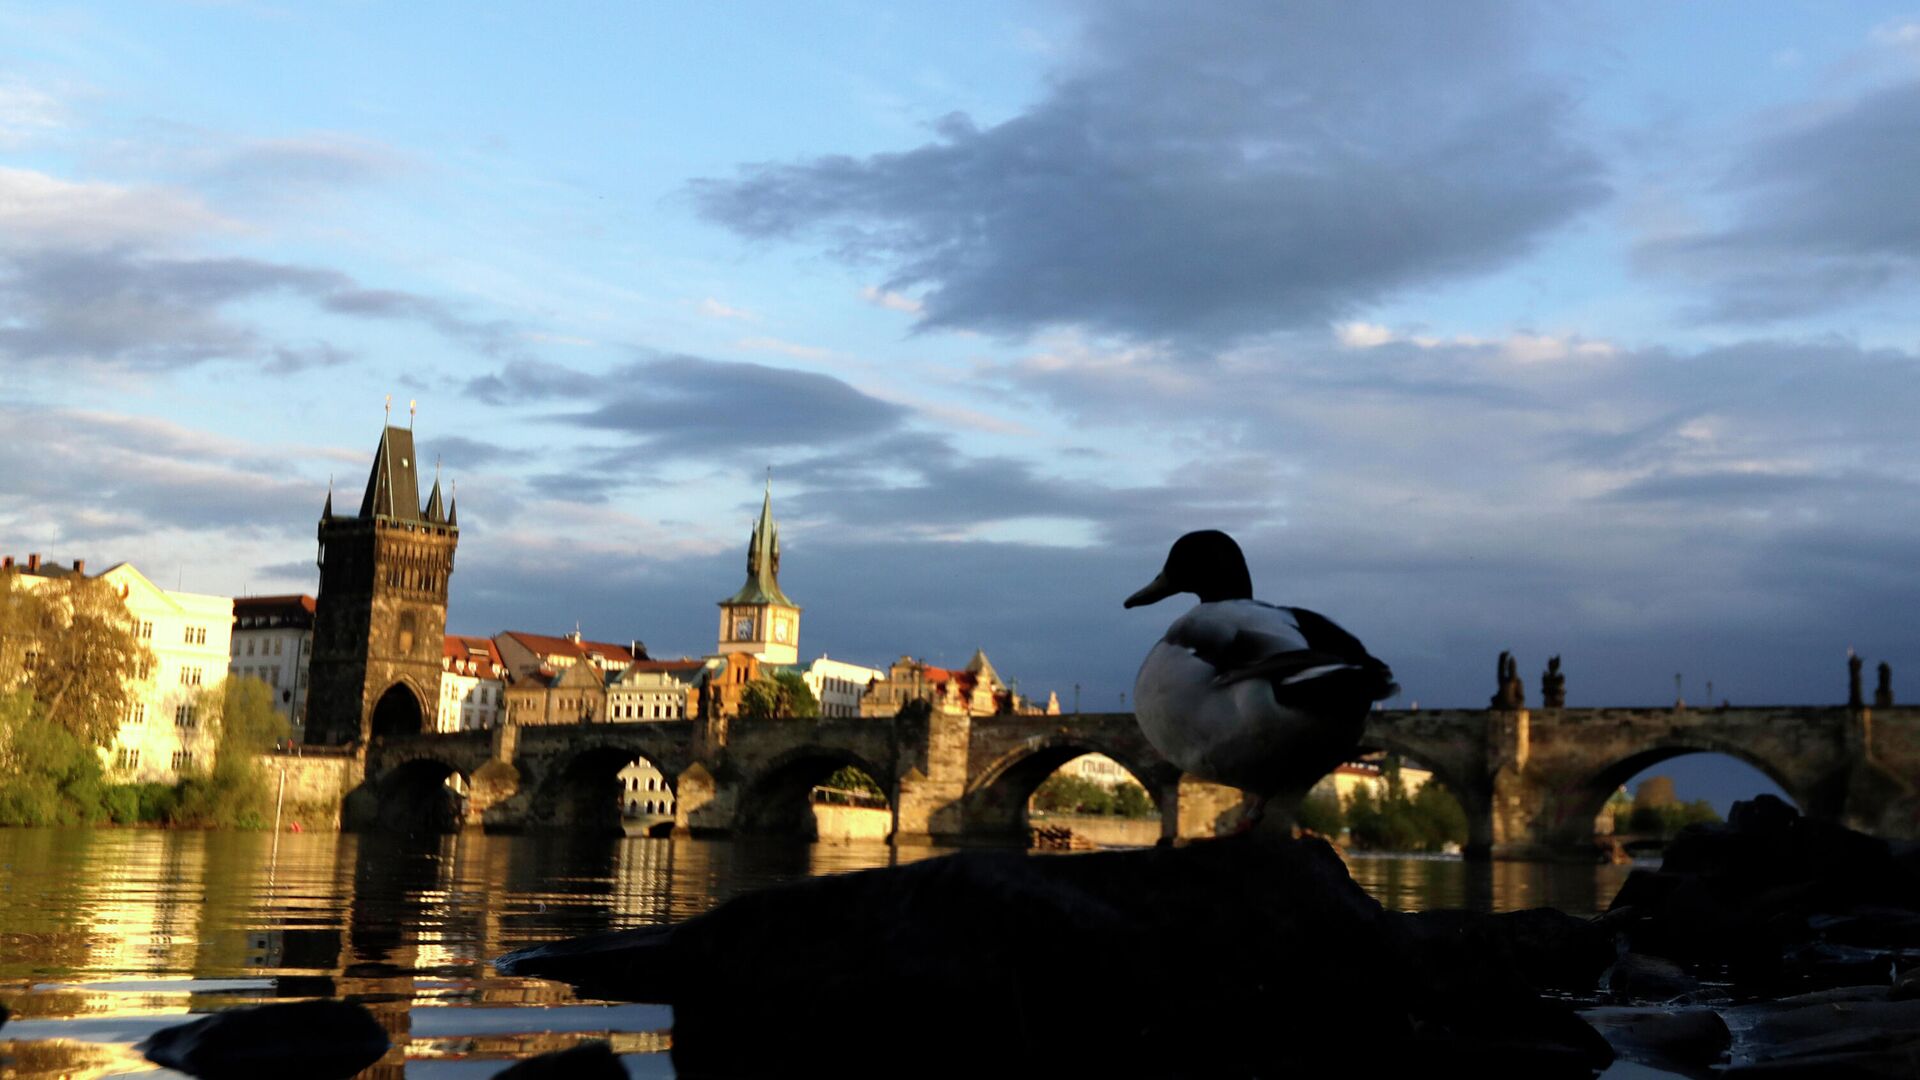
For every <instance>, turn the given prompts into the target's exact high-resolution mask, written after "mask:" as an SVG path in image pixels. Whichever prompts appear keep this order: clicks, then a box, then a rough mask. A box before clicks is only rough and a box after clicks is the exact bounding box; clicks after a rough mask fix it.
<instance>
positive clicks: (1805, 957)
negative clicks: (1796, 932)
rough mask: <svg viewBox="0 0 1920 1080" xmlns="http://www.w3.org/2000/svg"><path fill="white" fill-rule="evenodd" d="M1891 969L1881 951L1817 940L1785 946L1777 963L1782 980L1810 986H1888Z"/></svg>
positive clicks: (1892, 966)
mask: <svg viewBox="0 0 1920 1080" xmlns="http://www.w3.org/2000/svg"><path fill="white" fill-rule="evenodd" d="M1893 969H1894V965H1893V961H1892V959H1891V958H1889V956H1888V955H1887V954H1886V953H1885V952H1880V951H1876V950H1872V949H1862V948H1858V947H1856V946H1852V945H1828V944H1826V943H1824V942H1817V941H1816V942H1811V943H1809V944H1806V945H1796V946H1794V947H1792V948H1790V949H1788V950H1787V951H1786V954H1785V955H1784V956H1783V957H1782V958H1781V964H1780V973H1781V975H1782V977H1783V981H1790V983H1791V984H1792V985H1796V986H1807V987H1814V988H1827V987H1839V986H1865V985H1867V984H1870V983H1880V984H1881V985H1891V984H1892V982H1893Z"/></svg>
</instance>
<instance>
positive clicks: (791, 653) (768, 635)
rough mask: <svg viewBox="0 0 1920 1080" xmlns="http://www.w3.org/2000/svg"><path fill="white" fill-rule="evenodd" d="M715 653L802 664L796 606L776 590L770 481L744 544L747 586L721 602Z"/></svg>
mask: <svg viewBox="0 0 1920 1080" xmlns="http://www.w3.org/2000/svg"><path fill="white" fill-rule="evenodd" d="M718 651H719V653H720V654H721V655H722V656H725V655H727V654H729V653H749V654H751V655H753V656H754V657H756V658H758V659H759V660H761V661H763V662H765V663H769V664H793V663H798V662H799V660H800V605H798V604H796V603H794V602H793V601H791V600H789V599H787V594H786V593H783V592H781V591H780V527H779V526H777V525H775V524H774V523H773V482H772V481H771V480H769V481H768V482H767V493H766V496H765V497H764V498H763V499H761V501H760V521H759V523H758V524H756V525H755V526H754V527H753V539H752V540H750V541H749V542H748V543H747V583H746V584H745V585H742V586H741V587H740V591H739V592H737V593H734V594H733V595H732V596H729V597H727V598H726V599H725V600H722V601H720V648H719V650H718Z"/></svg>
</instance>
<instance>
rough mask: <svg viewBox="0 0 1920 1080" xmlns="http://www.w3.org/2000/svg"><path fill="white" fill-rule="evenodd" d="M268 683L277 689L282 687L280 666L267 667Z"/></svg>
mask: <svg viewBox="0 0 1920 1080" xmlns="http://www.w3.org/2000/svg"><path fill="white" fill-rule="evenodd" d="M267 684H268V685H269V686H272V687H273V688H274V689H275V690H278V689H280V669H279V668H268V669H267Z"/></svg>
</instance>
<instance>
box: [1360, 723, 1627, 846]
mask: <svg viewBox="0 0 1920 1080" xmlns="http://www.w3.org/2000/svg"><path fill="white" fill-rule="evenodd" d="M1377 721H1378V714H1376V715H1375V716H1374V717H1373V718H1370V722H1369V723H1368V724H1367V732H1366V735H1365V736H1364V737H1362V738H1361V740H1360V750H1359V752H1361V753H1367V752H1371V751H1376V750H1379V751H1384V752H1386V753H1388V754H1392V755H1394V756H1396V757H1398V758H1399V759H1400V760H1401V761H1403V762H1406V763H1407V764H1410V765H1417V766H1419V767H1420V768H1423V769H1426V770H1427V771H1428V772H1430V773H1432V774H1433V780H1434V782H1437V783H1438V784H1439V785H1440V786H1441V787H1443V788H1446V789H1447V793H1448V794H1450V795H1452V796H1453V797H1454V799H1455V800H1457V801H1458V802H1459V803H1460V809H1462V810H1464V811H1466V814H1467V844H1466V851H1467V853H1468V854H1470V855H1472V856H1474V857H1476V858H1478V857H1483V856H1485V855H1486V854H1487V853H1488V852H1490V851H1491V850H1492V849H1493V842H1494V835H1493V833H1494V830H1493V790H1494V782H1493V780H1492V779H1491V778H1487V777H1482V776H1481V775H1479V773H1478V770H1477V769H1476V768H1475V767H1474V765H1473V764H1471V763H1470V761H1468V760H1462V757H1463V755H1462V754H1461V751H1462V750H1468V749H1471V750H1478V749H1479V744H1478V743H1477V742H1476V743H1474V744H1472V745H1471V746H1470V747H1461V746H1442V745H1436V744H1435V743H1433V742H1429V741H1428V740H1426V739H1420V738H1406V737H1404V736H1402V735H1400V734H1398V733H1397V732H1396V731H1395V730H1394V729H1393V728H1392V727H1389V726H1386V725H1383V724H1380V723H1378V722H1377ZM1595 812H1596V813H1597V812H1598V810H1597V809H1596V811H1595Z"/></svg>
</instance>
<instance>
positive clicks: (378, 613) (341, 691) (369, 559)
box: [306, 425, 460, 746]
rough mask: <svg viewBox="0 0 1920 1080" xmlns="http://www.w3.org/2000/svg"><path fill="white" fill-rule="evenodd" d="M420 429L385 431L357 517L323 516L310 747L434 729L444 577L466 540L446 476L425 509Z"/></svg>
mask: <svg viewBox="0 0 1920 1080" xmlns="http://www.w3.org/2000/svg"><path fill="white" fill-rule="evenodd" d="M419 471H420V470H419V462H418V461H417V460H416V459H415V457H414V450H413V428H412V426H411V425H409V426H408V427H404V428H401V427H394V426H392V425H387V426H386V427H385V428H384V429H383V430H382V431H381V433H380V447H379V449H378V450H377V451H376V452H375V453H374V457H373V469H372V471H371V472H370V473H369V474H368V476H367V491H366V494H365V495H364V496H363V497H362V498H361V500H360V512H359V513H357V514H335V513H334V512H333V492H332V491H328V492H327V503H326V508H325V509H324V510H322V511H321V513H320V527H319V539H320V550H319V555H318V559H317V561H318V565H319V567H320V591H319V596H318V598H317V600H316V603H315V611H314V623H313V659H312V661H311V663H310V665H309V676H308V677H309V680H310V683H311V689H310V690H309V696H308V699H307V700H308V707H307V734H306V738H307V741H308V742H309V743H319V744H324V745H331V746H345V745H350V744H354V743H364V742H365V741H367V739H369V738H370V737H373V736H376V735H405V734H414V733H418V732H421V731H425V730H428V729H430V728H431V727H432V722H431V718H432V716H433V715H434V711H435V708H436V706H437V703H438V701H439V698H440V654H441V651H442V649H443V647H444V638H445V636H446V629H447V579H448V578H449V577H451V576H452V574H453V549H454V548H455V547H456V546H457V545H458V544H459V543H460V525H459V513H458V509H457V508H456V507H455V506H454V505H453V504H452V503H451V502H449V503H447V504H446V505H445V509H444V510H443V509H442V503H441V497H440V478H439V477H438V476H437V475H436V476H435V477H434V481H433V494H432V495H430V496H429V497H428V499H427V503H426V505H425V506H424V507H423V506H421V505H420V484H419Z"/></svg>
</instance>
